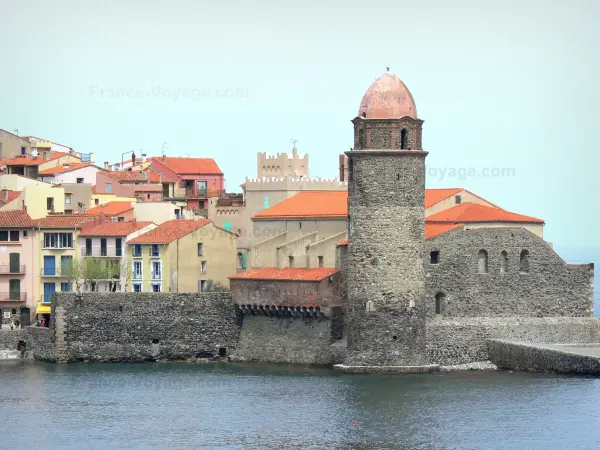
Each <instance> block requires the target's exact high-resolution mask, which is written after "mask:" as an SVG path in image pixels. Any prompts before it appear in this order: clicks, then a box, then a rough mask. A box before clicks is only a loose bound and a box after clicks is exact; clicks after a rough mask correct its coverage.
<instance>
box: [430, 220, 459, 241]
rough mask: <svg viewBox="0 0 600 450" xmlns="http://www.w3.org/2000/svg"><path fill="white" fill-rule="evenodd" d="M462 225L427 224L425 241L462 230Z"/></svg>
mask: <svg viewBox="0 0 600 450" xmlns="http://www.w3.org/2000/svg"><path fill="white" fill-rule="evenodd" d="M463 226H464V225H463V224H462V223H426V224H425V240H427V239H433V238H434V237H438V236H441V235H442V234H446V233H448V232H449V231H452V230H456V229H457V228H461V227H463Z"/></svg>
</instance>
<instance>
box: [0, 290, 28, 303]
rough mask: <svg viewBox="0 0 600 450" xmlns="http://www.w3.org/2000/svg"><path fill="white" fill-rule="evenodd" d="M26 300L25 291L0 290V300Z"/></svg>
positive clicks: (17, 301)
mask: <svg viewBox="0 0 600 450" xmlns="http://www.w3.org/2000/svg"><path fill="white" fill-rule="evenodd" d="M26 301H27V292H19V291H12V292H0V302H15V303H23V302H26Z"/></svg>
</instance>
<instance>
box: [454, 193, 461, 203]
mask: <svg viewBox="0 0 600 450" xmlns="http://www.w3.org/2000/svg"><path fill="white" fill-rule="evenodd" d="M454 203H456V204H457V205H460V204H461V203H462V197H461V196H460V195H455V196H454Z"/></svg>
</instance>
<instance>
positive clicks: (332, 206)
mask: <svg viewBox="0 0 600 450" xmlns="http://www.w3.org/2000/svg"><path fill="white" fill-rule="evenodd" d="M309 217H310V218H312V217H316V218H322V219H346V218H347V217H348V191H303V192H299V193H298V194H296V195H294V196H293V197H290V198H288V199H286V200H284V201H282V202H281V203H278V204H277V205H275V206H273V207H271V208H269V209H265V210H264V211H261V212H259V213H258V214H255V215H254V216H253V217H252V219H295V218H309Z"/></svg>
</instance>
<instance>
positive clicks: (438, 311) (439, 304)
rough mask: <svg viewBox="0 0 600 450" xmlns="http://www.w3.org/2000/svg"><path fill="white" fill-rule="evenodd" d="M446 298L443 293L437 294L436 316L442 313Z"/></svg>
mask: <svg viewBox="0 0 600 450" xmlns="http://www.w3.org/2000/svg"><path fill="white" fill-rule="evenodd" d="M445 297H446V296H445V295H444V293H443V292H438V293H437V294H435V313H436V314H441V313H442V302H443V301H444V298H445Z"/></svg>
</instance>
